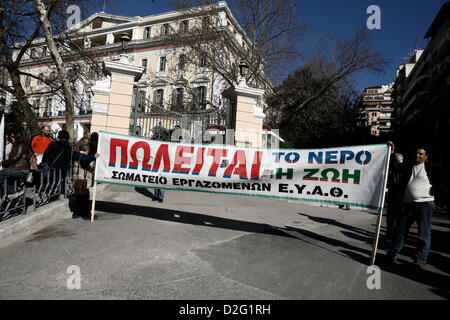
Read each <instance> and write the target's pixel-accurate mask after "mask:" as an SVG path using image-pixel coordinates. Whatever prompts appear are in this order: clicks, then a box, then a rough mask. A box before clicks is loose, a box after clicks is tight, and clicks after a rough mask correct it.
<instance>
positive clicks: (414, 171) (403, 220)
mask: <svg viewBox="0 0 450 320" xmlns="http://www.w3.org/2000/svg"><path fill="white" fill-rule="evenodd" d="M427 159H428V154H427V152H426V150H425V149H424V148H418V149H416V163H415V165H414V166H413V167H412V168H410V169H409V170H408V171H407V172H406V174H405V178H406V180H405V182H406V188H405V189H404V190H405V192H404V196H403V210H402V211H403V212H402V213H401V214H400V217H399V220H398V222H397V224H396V227H395V232H394V238H393V241H392V246H391V248H390V249H389V250H388V258H389V259H390V260H392V261H393V262H395V263H398V260H397V254H398V253H399V252H400V251H401V250H402V248H403V245H404V241H405V237H406V235H407V234H408V231H409V228H410V227H411V225H412V224H413V223H414V222H417V225H418V229H419V230H418V242H417V247H416V253H415V256H414V263H415V264H416V265H418V266H419V267H421V268H423V267H424V266H425V265H426V261H427V257H428V254H429V252H430V247H431V217H432V216H433V213H434V211H435V209H436V207H435V203H434V193H433V181H432V180H433V178H438V177H437V176H438V174H439V173H437V172H436V167H435V166H433V165H431V164H429V163H428V162H427Z"/></svg>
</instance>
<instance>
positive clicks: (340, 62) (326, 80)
mask: <svg viewBox="0 0 450 320" xmlns="http://www.w3.org/2000/svg"><path fill="white" fill-rule="evenodd" d="M305 65H306V66H307V67H308V68H310V69H311V71H312V72H313V73H314V74H315V77H316V78H317V79H321V82H320V85H319V86H318V87H317V88H316V90H314V91H312V92H311V94H310V95H308V96H306V97H304V99H302V100H301V101H297V106H296V107H295V108H294V109H293V110H292V113H295V112H298V111H300V110H301V109H302V108H305V107H306V106H307V105H308V104H310V103H311V102H313V101H314V100H316V99H319V98H320V97H321V96H323V95H324V94H326V93H327V91H328V90H330V89H332V88H333V87H341V86H348V81H349V79H350V77H351V76H353V75H355V74H357V73H358V72H359V71H362V70H370V71H373V72H382V71H383V68H384V67H385V66H386V65H387V61H386V60H385V59H383V57H382V56H381V54H380V53H378V52H374V51H373V49H372V48H371V47H370V45H369V32H368V31H367V30H365V29H364V28H361V29H359V30H357V31H356V32H355V35H354V36H353V37H352V38H351V39H345V38H330V37H328V36H323V37H321V36H319V38H318V42H317V44H316V45H315V47H314V51H313V53H312V54H311V56H310V57H309V58H308V59H307V61H306V63H305Z"/></svg>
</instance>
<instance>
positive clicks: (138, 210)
mask: <svg viewBox="0 0 450 320" xmlns="http://www.w3.org/2000/svg"><path fill="white" fill-rule="evenodd" d="M138 192H140V191H138ZM148 194H151V193H150V192H148ZM96 210H98V211H102V212H108V213H113V214H122V215H137V216H141V217H146V218H152V219H157V220H164V221H172V222H178V223H185V224H192V225H202V226H208V227H215V228H223V229H230V230H237V231H245V232H252V233H263V234H270V235H276V236H282V237H289V238H294V239H298V240H301V241H304V242H307V243H310V244H311V245H315V246H318V247H321V248H322V249H324V250H328V251H331V252H333V253H335V254H339V255H341V256H344V257H348V258H349V259H352V260H354V261H357V262H359V263H361V264H364V265H369V263H370V257H371V254H372V250H371V249H364V248H361V247H358V246H355V245H352V244H350V243H347V242H345V241H342V240H338V239H333V238H331V237H327V236H324V235H321V234H318V233H315V232H312V231H309V230H304V229H300V228H295V227H290V226H286V227H285V228H278V227H274V226H271V225H268V224H263V223H255V222H247V221H241V220H233V219H227V218H219V217H214V216H209V215H205V214H199V213H192V212H186V211H179V210H172V209H164V208H154V207H151V208H149V207H148V206H140V205H132V204H123V203H116V202H109V201H97V202H96ZM299 214H300V215H302V216H304V217H308V218H309V219H311V220H313V221H316V222H319V223H324V224H331V225H334V226H337V227H340V228H343V229H346V231H341V232H342V233H343V234H344V235H345V236H346V237H348V238H351V239H355V240H357V241H358V242H364V243H366V244H367V243H370V244H371V243H372V241H373V233H372V232H370V231H367V230H364V229H361V228H357V227H353V226H350V225H347V224H343V223H341V222H338V221H336V220H334V219H327V218H320V217H313V216H309V215H307V214H303V213H299ZM433 236H434V238H436V235H435V232H434V231H433ZM311 240H315V241H311ZM441 240H442V239H441ZM317 242H322V243H323V244H324V245H329V246H332V247H335V248H336V249H335V250H334V249H330V248H327V247H326V246H323V245H321V244H319V243H317ZM435 242H439V241H437V240H435ZM408 244H409V241H408V242H407V243H406V245H405V248H404V252H402V253H403V254H412V253H413V248H412V247H409V246H408ZM447 244H448V242H447ZM442 245H445V243H443V244H442ZM432 249H433V248H432ZM383 258H384V255H383V253H381V252H378V254H377V261H376V264H377V265H378V266H379V267H380V268H381V269H382V270H384V271H387V272H390V273H393V274H396V275H399V276H402V277H404V278H407V279H410V280H413V281H416V282H420V283H423V284H425V285H427V286H430V287H431V288H430V290H431V291H433V292H434V293H435V294H438V295H440V296H443V297H445V298H449V296H450V293H449V289H450V288H449V285H448V284H449V283H450V277H449V276H445V275H441V274H438V273H435V272H432V271H429V270H426V269H425V270H422V269H418V268H415V267H414V266H413V265H412V264H411V263H405V264H402V265H393V264H390V263H385V262H384V261H383V260H384V259H383ZM429 261H430V262H431V264H432V265H433V266H434V267H436V268H438V269H441V270H443V269H444V268H447V269H448V267H447V266H448V264H449V259H447V258H445V257H444V256H442V255H440V254H437V253H435V252H431V253H430V258H429Z"/></svg>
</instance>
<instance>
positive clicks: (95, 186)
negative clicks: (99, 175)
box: [91, 182, 97, 223]
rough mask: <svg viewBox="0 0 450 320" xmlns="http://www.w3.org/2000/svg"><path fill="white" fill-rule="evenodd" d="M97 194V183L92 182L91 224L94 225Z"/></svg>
mask: <svg viewBox="0 0 450 320" xmlns="http://www.w3.org/2000/svg"><path fill="white" fill-rule="evenodd" d="M96 194H97V182H94V196H93V197H92V210H91V223H94V212H95V196H96Z"/></svg>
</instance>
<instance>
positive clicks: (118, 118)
mask: <svg viewBox="0 0 450 320" xmlns="http://www.w3.org/2000/svg"><path fill="white" fill-rule="evenodd" d="M104 69H105V73H106V74H107V75H109V77H110V81H109V85H108V83H107V82H108V80H109V78H107V79H106V80H103V81H100V82H99V81H97V83H96V85H95V86H94V87H93V88H92V91H93V93H94V109H93V111H92V125H91V132H94V131H97V132H98V131H99V130H104V131H108V132H113V133H121V134H126V135H128V134H129V129H130V115H131V104H132V100H133V85H134V82H135V81H138V80H139V79H140V77H141V76H142V73H143V72H144V68H142V67H136V66H134V65H133V64H132V62H130V61H129V59H128V58H127V57H126V56H122V57H121V59H120V61H105V62H104Z"/></svg>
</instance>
